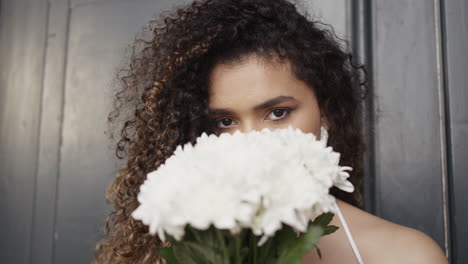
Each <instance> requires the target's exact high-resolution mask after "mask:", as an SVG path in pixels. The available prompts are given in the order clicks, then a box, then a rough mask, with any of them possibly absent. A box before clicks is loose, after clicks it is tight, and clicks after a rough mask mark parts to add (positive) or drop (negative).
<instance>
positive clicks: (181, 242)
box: [132, 126, 354, 264]
mask: <svg viewBox="0 0 468 264" xmlns="http://www.w3.org/2000/svg"><path fill="white" fill-rule="evenodd" d="M339 157H340V154H339V153H337V152H334V151H333V150H332V148H331V147H327V145H326V141H325V142H324V141H320V140H317V139H316V137H315V135H314V134H312V133H303V132H302V131H301V130H300V129H297V128H296V129H293V128H292V127H291V126H289V127H288V128H286V129H275V130H269V129H268V128H265V129H263V130H261V131H252V132H249V133H242V132H240V131H236V132H234V133H233V134H229V133H222V134H221V135H219V136H217V135H210V136H208V135H207V134H206V133H203V134H202V135H201V136H200V137H198V138H197V139H196V144H195V145H194V146H193V145H192V144H190V143H187V144H185V145H184V146H183V148H182V146H181V145H179V146H178V147H177V148H176V150H175V152H174V154H173V155H172V156H171V157H169V158H168V159H167V160H166V161H165V163H164V164H162V165H161V166H160V167H159V168H158V169H157V170H156V171H153V172H151V173H149V174H148V175H147V179H146V181H145V182H144V183H143V184H142V185H141V187H140V193H139V194H138V201H139V203H140V205H139V207H138V208H137V209H136V210H135V211H134V212H133V213H132V217H133V218H135V219H138V220H141V221H142V222H143V223H144V224H146V225H148V226H149V232H150V233H151V234H153V235H155V234H156V233H157V234H158V236H159V238H160V239H161V240H162V241H168V242H169V243H170V247H164V248H161V249H159V254H160V255H161V256H162V257H163V258H164V259H165V260H166V262H167V263H168V264H206V263H213V264H220V263H225V264H231V263H232V264H237V263H251V264H254V263H255V264H257V263H268V264H281V263H287V264H294V263H301V258H302V257H303V255H304V254H305V253H306V252H307V251H309V250H311V249H313V248H314V247H316V244H317V242H318V241H319V239H320V237H321V236H324V235H327V234H330V233H332V232H334V231H335V230H336V229H337V228H338V227H336V226H331V225H328V224H329V223H330V221H331V219H332V217H333V215H334V213H335V208H336V207H335V206H336V204H335V202H336V201H335V197H333V196H332V195H330V194H329V189H330V188H331V187H332V186H336V187H338V188H340V189H341V190H344V191H347V192H352V191H354V187H353V185H352V184H351V183H350V182H349V181H348V180H347V178H348V177H349V173H348V172H347V170H351V169H352V168H351V167H346V166H343V167H341V166H339V165H338V162H339ZM312 219H314V220H313V221H312ZM316 249H317V250H318V252H319V255H320V251H319V249H318V248H317V247H316Z"/></svg>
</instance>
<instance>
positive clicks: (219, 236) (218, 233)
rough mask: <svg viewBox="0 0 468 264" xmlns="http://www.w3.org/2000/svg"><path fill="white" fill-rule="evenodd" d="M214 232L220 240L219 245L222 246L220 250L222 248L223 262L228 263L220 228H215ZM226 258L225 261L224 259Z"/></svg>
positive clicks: (227, 253)
mask: <svg viewBox="0 0 468 264" xmlns="http://www.w3.org/2000/svg"><path fill="white" fill-rule="evenodd" d="M215 232H216V235H217V236H218V239H219V241H220V242H221V247H222V250H223V263H226V264H227V263H229V252H228V250H227V248H226V243H225V241H224V236H223V234H222V233H221V232H222V230H219V229H215ZM226 259H227V261H226Z"/></svg>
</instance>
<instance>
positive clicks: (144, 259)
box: [95, 0, 447, 263]
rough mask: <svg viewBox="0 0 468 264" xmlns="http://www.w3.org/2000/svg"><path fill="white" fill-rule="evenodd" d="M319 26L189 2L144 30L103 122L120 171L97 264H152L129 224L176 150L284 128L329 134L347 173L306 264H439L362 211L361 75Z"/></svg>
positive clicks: (406, 235) (289, 12)
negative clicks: (143, 191) (217, 137)
mask: <svg viewBox="0 0 468 264" xmlns="http://www.w3.org/2000/svg"><path fill="white" fill-rule="evenodd" d="M160 21H163V22H164V23H163V24H162V25H161V24H159V22H160ZM317 24H318V22H312V21H309V20H308V19H306V18H305V17H304V16H303V15H301V14H300V13H298V12H297V10H296V8H295V6H294V5H293V4H291V3H289V2H288V1H286V0H206V1H196V2H193V3H192V4H191V5H190V6H187V7H185V8H182V9H179V10H177V11H176V12H175V13H174V14H173V15H172V16H168V17H166V18H164V19H163V20H156V21H151V23H150V30H151V32H152V38H151V39H149V40H144V39H139V40H137V41H136V43H135V44H136V45H134V46H133V47H134V49H133V52H132V57H131V63H130V67H129V68H128V69H127V70H126V71H123V72H124V73H125V75H124V76H122V77H121V80H122V81H123V88H122V90H121V91H119V92H118V93H117V96H116V100H115V109H114V111H113V112H111V114H110V115H109V119H110V121H111V122H115V119H116V118H117V117H119V116H120V117H122V118H123V120H124V121H125V122H124V125H123V127H122V130H121V139H120V141H119V143H118V145H117V149H116V154H117V156H118V157H119V158H121V159H126V164H125V165H126V166H125V167H123V168H122V169H120V170H119V173H118V175H117V177H116V179H115V181H114V182H113V183H112V184H111V185H110V186H109V188H108V191H107V194H108V196H107V198H108V200H109V202H111V203H112V204H113V206H114V207H115V210H114V212H113V213H112V214H111V215H110V216H109V217H108V219H107V225H106V231H107V233H108V234H107V237H106V238H105V239H104V240H102V241H101V242H100V243H98V245H97V247H96V251H95V257H96V258H95V263H161V261H160V258H159V256H157V254H156V249H157V248H160V247H161V246H162V243H161V241H160V240H159V239H158V238H157V237H156V236H152V235H149V234H148V228H147V227H146V226H144V225H143V224H142V223H141V222H139V221H135V220H134V219H132V218H131V216H130V214H131V213H132V211H133V210H135V208H136V207H137V206H138V201H137V199H136V197H137V194H138V191H139V187H140V185H141V184H142V183H143V181H144V180H145V175H146V173H148V172H150V171H153V170H155V169H156V168H157V167H158V166H159V165H161V164H162V163H164V161H165V159H166V158H168V157H169V156H170V155H171V154H172V152H173V151H174V149H175V147H176V146H177V145H179V144H184V143H186V142H192V143H195V139H196V137H198V136H199V135H200V134H201V133H202V132H204V131H205V132H208V133H217V134H219V133H232V132H234V131H235V130H241V131H243V132H248V131H251V130H260V129H262V128H265V127H268V128H271V129H274V128H285V127H287V126H288V125H292V126H294V127H298V128H300V129H301V130H303V131H305V132H311V133H314V134H316V135H319V134H322V135H329V139H328V145H330V146H332V147H333V149H334V150H335V151H338V152H340V153H341V160H340V161H341V164H340V165H345V166H351V167H353V171H352V172H351V176H350V181H351V182H352V183H353V184H354V186H355V192H354V193H351V194H350V193H345V192H342V191H340V190H338V189H336V188H334V189H332V190H331V193H332V194H333V195H334V196H335V197H336V198H337V203H338V209H339V212H340V213H339V214H338V216H337V217H334V218H333V221H332V223H331V224H333V225H336V226H338V227H339V229H338V231H336V232H335V233H333V234H331V235H328V236H325V237H323V238H322V239H321V240H320V242H319V244H318V246H319V248H320V249H321V251H322V255H323V258H322V259H319V258H318V256H317V253H316V251H315V250H312V251H310V252H309V253H308V254H306V256H304V258H303V263H363V262H365V263H447V260H446V258H445V256H444V254H443V252H442V250H441V249H440V248H439V246H438V245H437V244H436V243H435V242H434V241H433V240H432V239H431V238H429V237H428V236H427V235H425V234H423V233H421V232H419V231H417V230H414V229H411V228H407V227H403V226H400V225H397V224H394V223H391V222H388V221H386V220H384V219H381V218H378V217H376V216H373V215H371V214H369V213H367V212H365V211H363V210H361V209H359V206H361V204H362V197H361V193H360V191H359V190H360V185H361V181H362V176H363V170H362V154H363V151H364V144H363V139H362V134H361V121H360V105H361V100H362V99H363V97H364V91H363V90H362V89H361V88H362V87H365V85H364V83H361V85H355V84H357V83H359V82H360V78H359V73H360V72H359V70H360V69H362V67H356V66H354V65H353V64H352V63H351V55H350V54H349V53H346V52H344V51H342V50H341V49H340V47H339V44H338V43H337V41H336V40H335V39H334V38H333V35H332V34H331V33H330V32H329V31H327V30H324V29H321V28H320V27H318V26H317ZM123 110H130V111H126V113H129V114H130V116H122V114H121V113H122V112H123ZM327 131H328V133H327ZM226 151H228V150H226Z"/></svg>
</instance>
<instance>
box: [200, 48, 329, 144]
mask: <svg viewBox="0 0 468 264" xmlns="http://www.w3.org/2000/svg"><path fill="white" fill-rule="evenodd" d="M209 110H210V119H211V120H212V122H213V125H214V127H215V132H216V134H221V133H224V132H227V133H233V132H234V131H236V130H240V131H241V132H249V131H252V130H262V129H263V128H269V129H271V130H273V129H276V128H286V127H287V126H288V125H291V126H292V127H293V128H299V129H301V130H302V131H303V132H305V133H313V134H315V135H317V137H318V136H319V133H320V125H323V126H324V127H325V128H328V127H327V125H326V124H325V122H324V123H321V119H320V111H319V107H318V103H317V99H316V97H315V95H314V92H313V90H312V89H311V87H309V86H308V85H307V84H306V83H304V82H302V81H300V80H298V79H296V78H295V77H294V76H293V74H292V72H291V71H290V70H289V68H288V64H279V63H277V62H274V63H273V62H263V61H262V60H259V59H258V58H257V57H255V56H249V57H248V58H247V59H246V60H244V61H243V62H242V63H240V64H236V65H225V64H218V65H216V66H215V67H214V69H213V71H212V72H211V75H210V99H209ZM323 121H325V120H323Z"/></svg>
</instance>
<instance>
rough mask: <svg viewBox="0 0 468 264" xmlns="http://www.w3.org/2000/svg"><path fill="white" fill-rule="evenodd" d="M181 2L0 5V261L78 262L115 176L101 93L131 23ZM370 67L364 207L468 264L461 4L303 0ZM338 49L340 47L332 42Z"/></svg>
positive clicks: (80, 0)
mask: <svg viewBox="0 0 468 264" xmlns="http://www.w3.org/2000/svg"><path fill="white" fill-rule="evenodd" d="M188 2H189V0H179V1H171V0H165V1H154V0H138V1H136V0H115V1H106V0H70V1H67V0H49V1H47V0H0V211H1V212H2V217H1V218H0V226H2V229H1V231H0V234H1V237H2V238H1V239H0V259H2V260H3V261H4V262H3V263H88V262H89V261H90V260H91V256H92V250H93V248H94V245H95V243H96V241H97V240H98V239H99V236H100V232H101V231H102V229H103V226H104V222H105V217H106V216H107V214H108V213H109V212H110V210H109V208H108V206H107V205H106V204H105V201H104V199H105V198H104V193H105V188H106V186H107V185H108V184H109V183H110V182H111V181H112V178H113V177H114V174H115V172H116V169H117V161H116V159H115V158H114V157H113V146H112V145H111V142H109V140H108V139H107V136H106V135H104V130H105V123H106V114H107V112H108V111H109V110H110V107H111V99H112V92H113V91H112V88H111V87H112V86H113V84H114V82H115V80H114V76H115V74H116V71H117V70H118V67H119V66H121V65H122V63H124V62H125V61H124V55H125V51H126V49H127V48H128V45H129V44H130V43H131V42H132V40H133V38H134V36H135V34H136V33H137V32H138V31H139V30H140V29H141V27H142V26H143V25H144V24H145V23H146V22H147V21H148V20H149V19H151V18H152V17H153V15H154V14H157V13H159V12H161V11H163V10H169V9H171V8H172V7H174V6H175V5H177V4H181V3H188ZM303 6H304V8H305V9H307V10H308V11H309V12H311V13H312V14H314V16H315V17H316V18H320V19H322V20H323V21H324V22H326V23H330V24H332V25H333V26H334V28H335V31H336V32H337V34H338V35H339V36H340V37H342V38H345V39H348V40H349V42H350V44H351V45H352V46H351V47H352V48H353V50H354V51H355V52H356V55H357V57H358V59H359V60H360V61H362V62H365V63H366V64H367V65H368V67H369V68H368V69H369V71H370V75H369V77H370V79H369V80H370V83H371V88H372V91H373V95H372V97H370V98H369V100H368V101H366V104H365V109H366V111H365V112H364V113H363V115H364V117H365V118H366V123H367V129H366V131H365V132H366V134H367V135H368V136H367V139H366V140H367V142H368V144H369V146H370V151H369V152H368V153H367V156H366V168H367V175H366V180H365V184H364V187H363V190H364V195H365V206H364V208H365V210H367V211H369V212H371V213H374V214H376V215H378V216H380V217H383V218H385V219H388V220H390V221H393V222H396V223H399V224H402V225H406V226H410V227H413V228H416V229H419V230H421V231H423V232H425V233H427V234H428V235H430V236H431V237H432V238H434V239H435V240H436V241H437V242H438V243H439V245H440V246H441V247H442V248H443V249H444V250H445V251H446V254H447V255H449V256H450V258H451V260H452V263H468V253H467V252H466V251H463V250H462V249H463V248H464V247H465V248H466V246H467V244H468V239H467V237H468V228H467V227H466V225H463V223H467V222H468V214H467V211H468V210H467V209H468V208H467V207H468V203H466V202H465V201H464V200H463V197H462V194H463V192H464V191H465V190H466V187H467V186H468V182H467V178H466V177H462V175H463V172H464V171H466V170H467V169H468V168H467V165H466V163H465V162H464V161H465V160H466V159H467V157H468V147H467V144H466V143H465V142H464V141H463V139H464V138H465V137H466V136H468V109H467V106H466V104H464V102H465V101H466V100H467V99H468V89H467V84H468V80H467V77H466V74H464V70H465V69H466V68H468V53H467V52H466V51H465V50H464V49H463V48H464V47H467V46H468V25H467V24H468V23H467V22H466V18H465V16H466V15H467V14H468V4H467V2H466V1H464V0H451V1H444V0H440V1H438V0H434V1H425V0H417V1H416V0H395V1H384V0H375V1H372V2H371V1H368V0H357V1H353V2H352V4H351V2H350V1H346V0H333V1H330V0H314V1H306V2H304V4H303ZM343 45H345V43H343Z"/></svg>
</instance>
